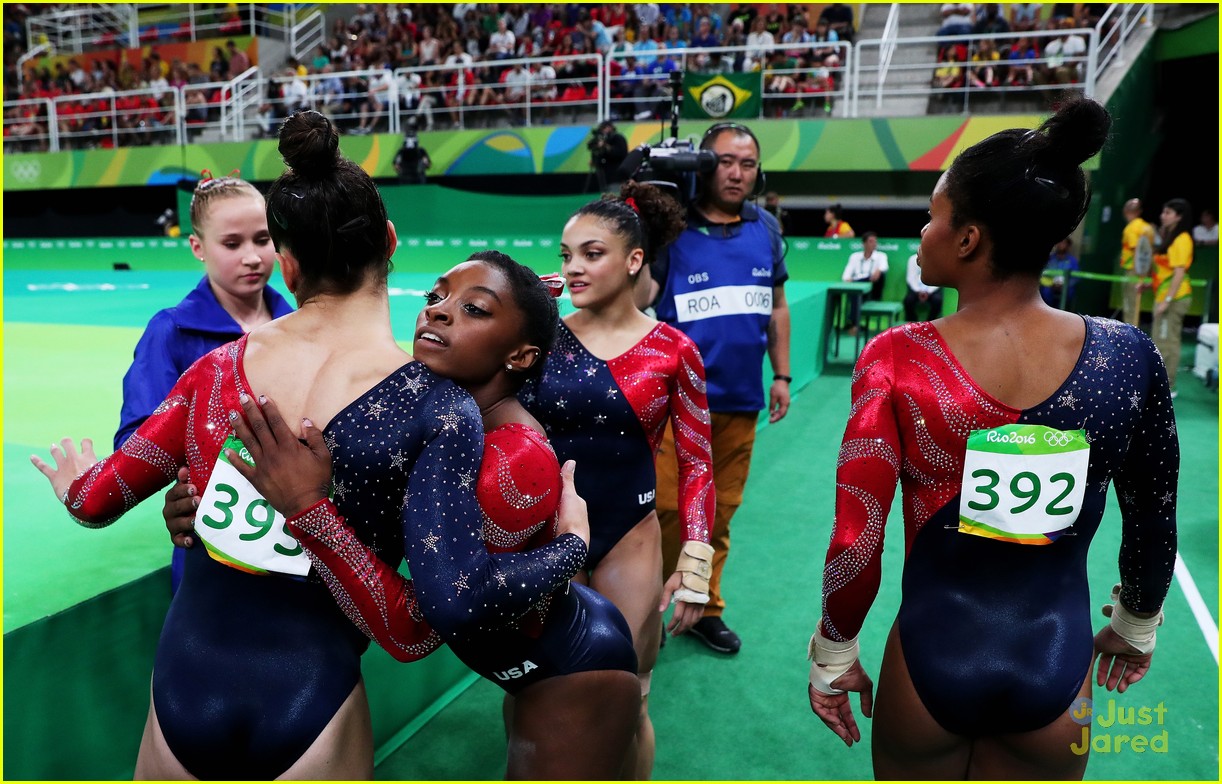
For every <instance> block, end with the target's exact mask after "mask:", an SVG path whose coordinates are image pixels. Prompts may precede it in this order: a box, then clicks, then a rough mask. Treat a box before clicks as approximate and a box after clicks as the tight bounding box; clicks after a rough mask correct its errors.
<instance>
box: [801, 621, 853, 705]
mask: <svg viewBox="0 0 1222 784" xmlns="http://www.w3.org/2000/svg"><path fill="white" fill-rule="evenodd" d="M860 655H861V647H860V646H859V645H858V644H857V638H856V637H854V638H853V639H851V640H848V641H847V642H837V641H835V640H829V639H828V638H826V637H824V636H823V627H822V625H820V626H817V627H815V633H814V634H812V635H811V636H810V644H809V645H807V646H806V658H808V659H810V660H811V664H810V685H811V686H814V687H815V689H816V690H817V691H819V692H821V693H823V694H843V693H844V689H835V688H832V681H834V680H836V679H837V678H839V677H840V676H841V675H844V674H845V673H846V672H848V670H849V668H850V667H852V666H853V662H855V661H857V658H858V656H860Z"/></svg>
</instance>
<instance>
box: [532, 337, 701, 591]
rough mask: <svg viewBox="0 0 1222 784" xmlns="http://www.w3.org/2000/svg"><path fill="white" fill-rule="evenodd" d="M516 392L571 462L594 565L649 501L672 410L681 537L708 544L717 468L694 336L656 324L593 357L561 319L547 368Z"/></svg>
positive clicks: (651, 503)
mask: <svg viewBox="0 0 1222 784" xmlns="http://www.w3.org/2000/svg"><path fill="white" fill-rule="evenodd" d="M518 398H519V399H520V400H521V401H522V402H523V404H524V405H525V406H526V408H527V409H528V410H529V411H530V412H531V414H533V415H534V416H535V418H537V419H538V420H539V421H540V422H542V423H543V426H544V428H545V429H546V430H547V434H548V437H549V438H550V439H551V442H552V445H553V446H554V447H555V449H556V454H557V455H558V456H559V457H560V459H561V460H576V461H577V473H576V484H577V492H578V493H579V494H580V495H581V497H582V498H584V499H585V500H586V503H587V504H588V505H589V510H590V554H589V557H588V559H587V561H586V568H587V569H592V568H594V566H596V565H597V564H598V562H599V561H600V560H602V558H603V557H604V556H605V555H606V554H607V553H608V552H610V550H611V548H612V547H614V546H615V544H616V542H618V541H619V540H620V538H622V537H623V535H624V534H626V533H627V532H628V531H629V530H630V529H631V528H632V527H633V526H635V525H636V524H637V523H639V522H640V521H641V520H642V519H643V518H644V517H645V516H646V515H647V514H649V512H650V511H652V510H653V508H654V493H655V489H656V485H657V476H656V474H655V472H654V455H655V453H656V452H657V449H658V444H659V443H660V442H661V439H662V433H663V431H664V429H665V427H666V419H667V416H669V417H670V419H671V421H672V423H673V427H674V432H675V451H676V454H677V457H678V460H679V510H680V515H681V519H682V521H683V530H684V534H683V538H684V539H685V540H688V539H695V540H697V541H701V542H705V543H707V542H708V540H709V525H710V524H711V522H712V520H713V505H714V503H715V500H716V496H715V494H714V491H713V468H712V456H711V453H710V441H711V438H712V436H711V433H710V425H709V421H710V420H709V413H708V401H707V399H706V398H705V384H704V364H703V362H701V359H700V351H699V349H697V348H696V344H695V343H693V342H692V340H691V339H690V338H688V337H687V336H686V335H684V334H683V333H682V332H680V331H679V330H677V329H675V328H674V327H671V326H669V325H667V324H662V323H659V324H658V325H657V326H656V327H654V328H653V329H652V330H651V331H650V332H649V334H648V335H646V336H645V337H644V338H642V339H641V340H640V341H639V342H638V343H637V344H636V345H635V346H633V347H632V348H631V349H629V350H628V351H626V352H625V353H623V354H621V355H620V356H618V357H615V358H614V359H611V360H602V359H599V358H598V357H595V356H594V355H593V354H591V353H590V352H589V351H588V350H586V348H585V346H583V345H582V344H581V341H579V340H578V339H577V337H576V335H574V334H573V332H572V330H570V329H569V328H568V326H567V325H565V324H564V323H561V325H560V328H559V333H558V335H557V340H556V345H555V346H554V347H553V348H552V350H551V352H550V353H549V354H548V356H547V361H546V363H545V365H544V368H543V375H542V377H541V378H539V379H538V380H532V381H530V382H527V384H526V385H525V386H524V387H523V388H522V391H521V392H520V393H519V394H518Z"/></svg>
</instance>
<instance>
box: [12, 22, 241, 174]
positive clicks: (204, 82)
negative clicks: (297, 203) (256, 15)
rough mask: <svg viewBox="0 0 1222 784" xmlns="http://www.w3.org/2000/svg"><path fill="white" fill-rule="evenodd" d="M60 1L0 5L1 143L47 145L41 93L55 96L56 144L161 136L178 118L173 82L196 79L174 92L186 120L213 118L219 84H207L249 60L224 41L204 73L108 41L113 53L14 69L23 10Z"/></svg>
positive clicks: (27, 147) (23, 41) (23, 47)
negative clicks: (0, 65)
mask: <svg viewBox="0 0 1222 784" xmlns="http://www.w3.org/2000/svg"><path fill="white" fill-rule="evenodd" d="M67 5H68V4H45V5H38V6H27V5H25V4H6V5H5V6H4V68H5V74H4V98H5V104H6V106H5V110H4V117H5V124H4V136H5V143H6V148H8V149H12V150H23V151H43V150H46V149H47V148H48V142H49V136H50V133H49V131H50V129H49V128H48V124H49V122H50V115H49V113H48V111H47V107H46V100H48V99H53V100H55V115H54V116H55V123H56V129H55V130H56V131H57V132H58V135H59V140H60V148H61V149H81V148H96V147H100V148H113V147H115V146H116V145H118V146H133V145H145V144H150V143H156V142H157V141H163V140H168V139H169V138H170V137H171V136H172V134H173V129H174V127H175V126H176V125H177V122H178V109H177V106H176V101H175V98H176V93H177V91H178V90H179V89H180V88H187V87H189V86H190V85H201V87H200V89H198V90H192V89H183V90H182V95H183V104H184V105H183V107H182V111H183V113H184V115H185V119H186V121H187V123H188V125H191V124H195V123H202V122H206V121H207V120H208V119H210V118H215V116H216V114H217V111H218V109H217V107H218V104H219V101H220V99H221V88H220V87H219V86H216V85H215V84H213V85H211V86H208V85H209V83H215V82H222V81H225V80H227V79H230V78H232V77H233V76H237V75H238V74H240V73H241V72H242V71H243V70H245V69H247V68H249V67H250V65H251V63H250V58H249V57H248V56H247V55H246V53H245V52H243V51H241V50H240V49H239V48H238V47H237V46H236V45H235V43H234V41H232V40H230V41H228V42H227V43H226V45H225V46H224V47H217V48H216V49H215V50H214V52H213V56H212V60H211V62H210V63H209V64H208V70H207V71H205V70H204V68H203V64H202V63H196V62H184V61H182V60H180V59H178V58H174V59H171V60H169V61H167V60H165V59H163V58H162V56H161V53H160V52H158V51H157V47H156V44H153V45H151V46H150V47H149V52H148V54H147V55H144V56H142V57H141V61H140V64H139V65H135V64H134V63H133V62H131V60H130V59H129V58H128V57H126V56H122V55H124V54H126V53H130V51H131V50H127V52H124V50H121V49H114V48H113V47H112V49H111V50H112V51H114V52H115V54H116V56H115V57H114V58H113V59H110V58H106V57H96V56H91V57H86V56H84V55H82V56H80V57H70V58H68V59H67V60H66V61H65V60H64V59H63V58H56V60H55V62H54V65H51V66H44V67H40V68H34V69H32V70H29V71H27V72H26V73H23V74H19V73H18V71H17V68H18V65H17V64H18V61H19V59H20V57H21V55H22V54H24V53H25V52H27V51H29V49H30V45H31V42H30V41H28V40H27V37H28V34H27V29H26V20H27V18H28V17H29V15H30V14H32V13H38V14H49V13H53V12H54V11H56V10H60V8H62V7H66V6H67ZM216 5H217V8H216V11H215V13H216V19H217V21H218V24H219V23H221V22H224V21H226V19H227V18H228V17H234V15H235V14H236V12H235V11H234V10H233V9H232V8H230V7H229V6H226V5H225V4H216ZM235 20H236V17H234V19H229V21H235ZM238 32H243V31H242V30H240V29H239V30H238ZM246 32H248V31H246ZM143 37H144V36H142V38H143ZM36 44H37V42H35V45H36ZM95 53H96V52H95ZM73 96H79V98H78V99H73ZM32 101H38V103H32ZM14 102H16V103H14ZM159 137H161V138H160V139H159Z"/></svg>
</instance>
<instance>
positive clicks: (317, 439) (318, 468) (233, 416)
mask: <svg viewBox="0 0 1222 784" xmlns="http://www.w3.org/2000/svg"><path fill="white" fill-rule="evenodd" d="M259 402H260V403H261V404H262V411H260V408H259V406H257V405H255V401H254V399H253V398H251V397H249V396H246V395H243V396H242V413H241V414H239V413H238V412H236V411H233V412H230V414H229V416H230V422H231V423H232V424H233V430H234V434H235V435H237V437H238V439H239V440H240V441H241V442H242V444H243V445H244V446H245V447H246V449H247V451H248V452H250V457H251V459H252V460H254V462H255V464H254V466H253V467H252V466H250V465H248V464H247V463H246V461H245V460H242V459H241V458H240V457H239V456H238V455H237V454H235V453H234V452H233V450H226V451H227V453H228V457H229V460H230V462H231V463H232V464H233V466H234V467H235V468H236V469H237V470H238V473H240V474H242V476H244V477H246V479H247V480H248V481H249V482H250V483H251V484H252V485H254V486H255V489H256V490H258V491H259V494H260V495H262V496H263V497H264V498H265V499H267V502H268V503H269V504H271V505H272V506H273V507H274V508H275V509H276V511H278V512H280V513H281V514H282V515H284V516H285V517H295V516H296V515H298V514H300V513H302V512H304V511H306V510H307V509H309V508H310V507H312V506H314V505H315V504H317V503H318V502H319V501H322V500H324V499H326V498H327V494H328V492H329V490H330V488H331V453H330V451H328V450H327V444H326V442H325V441H323V437H322V431H320V430H319V429H318V428H316V427H314V425H313V423H312V422H310V420H308V419H303V420H301V423H302V431H303V434H304V435H305V439H306V443H304V444H303V443H301V441H300V440H298V438H297V436H296V435H295V434H294V433H293V432H292V431H291V430H290V429H289V426H288V424H286V423H285V421H284V417H282V416H281V415H280V411H279V410H278V409H277V408H276V404H275V403H273V402H272V401H271V400H270V399H268V398H266V397H264V396H262V395H260V396H259ZM243 414H244V415H245V416H243Z"/></svg>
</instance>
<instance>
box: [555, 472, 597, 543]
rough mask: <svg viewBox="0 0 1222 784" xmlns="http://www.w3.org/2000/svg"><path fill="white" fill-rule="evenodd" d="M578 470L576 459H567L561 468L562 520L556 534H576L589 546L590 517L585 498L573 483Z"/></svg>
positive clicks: (560, 510)
mask: <svg viewBox="0 0 1222 784" xmlns="http://www.w3.org/2000/svg"><path fill="white" fill-rule="evenodd" d="M576 470H577V462H576V461H574V460H566V461H565V462H564V465H563V466H561V468H560V482H561V486H560V508H559V510H558V514H559V516H560V520H559V525H558V526H557V528H556V536H562V535H564V534H576V535H577V536H579V537H581V541H583V542H585V545H586V547H589V546H590V518H589V516H588V514H587V513H586V501H585V499H584V498H582V497H581V496H579V495H577V488H576V487H575V486H574V485H573V473H574V472H575V471H576Z"/></svg>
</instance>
